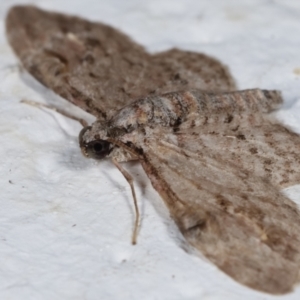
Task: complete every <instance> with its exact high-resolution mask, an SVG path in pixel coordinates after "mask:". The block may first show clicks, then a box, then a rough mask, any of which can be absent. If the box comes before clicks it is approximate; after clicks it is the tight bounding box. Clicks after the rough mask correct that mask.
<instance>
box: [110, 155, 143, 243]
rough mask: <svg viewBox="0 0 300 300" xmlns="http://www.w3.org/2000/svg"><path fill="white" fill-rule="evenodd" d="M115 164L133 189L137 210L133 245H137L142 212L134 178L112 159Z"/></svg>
mask: <svg viewBox="0 0 300 300" xmlns="http://www.w3.org/2000/svg"><path fill="white" fill-rule="evenodd" d="M112 162H113V164H114V165H115V166H116V167H117V168H118V169H119V171H120V172H121V173H122V174H123V176H124V177H125V179H126V180H127V182H128V183H129V185H130V188H131V193H132V197H133V202H134V208H135V223H134V229H133V234H132V245H135V244H136V239H137V233H138V227H139V220H140V212H139V208H138V205H137V200H136V195H135V190H134V186H133V178H132V176H131V175H130V174H129V173H128V172H127V171H126V170H125V169H124V168H123V167H122V166H121V165H120V164H119V162H118V161H117V160H115V159H114V158H112Z"/></svg>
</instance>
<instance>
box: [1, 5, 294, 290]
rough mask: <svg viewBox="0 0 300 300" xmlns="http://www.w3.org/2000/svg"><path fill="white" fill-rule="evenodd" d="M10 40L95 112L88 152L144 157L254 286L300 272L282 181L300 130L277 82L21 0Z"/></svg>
mask: <svg viewBox="0 0 300 300" xmlns="http://www.w3.org/2000/svg"><path fill="white" fill-rule="evenodd" d="M6 32H7V37H8V40H9V43H10V45H11V46H12V48H13V50H14V52H15V53H16V55H17V56H18V57H19V59H20V61H21V62H22V65H23V66H24V68H25V69H26V70H27V71H28V72H29V73H30V74H31V75H33V76H34V77H35V78H36V79H37V80H38V81H40V82H41V83H42V84H44V85H45V86H47V87H49V88H50V89H52V90H53V91H54V92H56V93H57V94H59V95H60V96H62V97H64V98H66V99H67V100H69V101H70V102H72V103H74V104H75V105H77V106H79V107H81V108H82V109H83V110H85V111H87V112H89V113H91V114H93V115H94V116H96V117H97V120H96V122H95V123H93V124H92V125H89V126H85V127H84V128H83V129H82V131H81V133H80V135H79V144H80V147H81V150H82V152H83V154H84V155H85V156H87V157H91V158H94V159H99V160H101V159H104V158H106V157H108V158H110V159H112V160H113V161H114V162H115V164H116V165H117V166H118V167H119V169H120V170H121V171H122V172H123V174H124V175H125V176H127V179H128V180H129V181H130V180H131V179H130V176H129V175H128V173H126V171H124V169H122V167H121V165H120V163H121V162H123V161H129V160H139V161H140V163H141V165H142V167H143V169H144V170H145V172H146V174H147V175H148V177H149V179H150V181H151V183H152V185H153V187H154V188H155V189H156V190H157V192H158V193H159V194H160V196H161V197H162V199H163V200H164V202H165V204H166V206H167V207H168V209H169V211H170V215H171V217H172V218H173V219H174V221H175V223H176V224H177V226H178V228H179V230H180V231H181V233H182V235H183V236H184V237H185V239H186V241H187V242H188V243H189V244H190V245H191V246H193V247H194V248H196V249H198V250H199V251H200V252H201V253H202V255H204V256H205V257H207V258H208V259H209V260H210V261H211V262H212V263H214V264H215V265H216V266H217V267H218V268H219V269H221V270H222V271H224V272H225V273H226V274H228V275H229V276H231V277H232V278H234V279H235V280H237V281H238V282H240V283H242V284H244V285H246V286H248V287H251V288H253V289H256V290H259V291H263V292H267V293H271V294H283V293H287V292H290V291H291V290H292V289H293V287H294V286H295V285H296V283H297V282H298V281H299V265H300V215H299V210H298V208H297V206H296V204H295V203H294V202H292V201H291V200H290V199H288V198H287V197H286V196H284V195H283V194H282V193H281V192H280V189H282V188H284V187H287V186H291V185H294V184H297V183H300V154H299V152H300V151H299V150H300V138H299V135H298V134H296V133H294V132H292V131H291V130H290V129H288V128H286V127H284V126H283V125H281V124H280V123H278V122H277V121H276V120H274V119H273V118H272V117H271V115H270V113H271V112H272V111H274V110H275V109H278V107H280V105H281V103H282V101H283V100H282V97H281V94H280V92H279V91H275V90H274V91H267V90H260V89H253V90H244V91H235V89H236V88H235V84H234V80H233V79H232V77H231V75H230V73H229V71H228V70H227V68H226V67H225V66H223V65H222V64H221V63H220V62H219V61H217V60H216V59H213V58H211V57H209V56H207V55H203V54H199V53H194V52H189V51H182V50H178V49H171V50H169V51H165V52H161V53H157V54H152V55H151V54H149V53H147V52H146V51H145V49H144V48H143V47H141V46H140V45H138V44H137V43H135V42H133V41H132V40H131V39H130V38H129V37H127V36H126V35H124V34H123V33H121V32H120V31H118V30H116V29H114V28H112V27H110V26H107V25H104V24H101V23H94V22H89V21H87V20H84V19H81V18H79V17H73V16H67V15H63V14H59V13H53V12H46V11H43V10H40V9H38V8H36V7H33V6H15V7H13V8H11V9H10V11H9V13H8V15H7V19H6Z"/></svg>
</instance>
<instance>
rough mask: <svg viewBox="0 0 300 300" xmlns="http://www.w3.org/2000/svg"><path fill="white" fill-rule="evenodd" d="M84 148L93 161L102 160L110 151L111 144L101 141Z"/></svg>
mask: <svg viewBox="0 0 300 300" xmlns="http://www.w3.org/2000/svg"><path fill="white" fill-rule="evenodd" d="M85 148H86V152H87V154H88V156H89V157H91V158H95V159H102V158H104V157H105V156H107V155H108V154H109V153H110V151H111V149H112V147H111V144H110V143H109V142H107V141H103V140H98V141H93V142H90V143H88V144H87V145H86V146H85Z"/></svg>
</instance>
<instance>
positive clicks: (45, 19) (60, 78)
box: [6, 6, 234, 119]
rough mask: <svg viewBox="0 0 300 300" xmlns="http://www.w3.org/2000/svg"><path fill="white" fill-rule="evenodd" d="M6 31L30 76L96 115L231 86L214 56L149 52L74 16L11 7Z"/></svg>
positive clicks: (179, 51)
mask: <svg viewBox="0 0 300 300" xmlns="http://www.w3.org/2000/svg"><path fill="white" fill-rule="evenodd" d="M6 32H7V37H8V40H9V42H10V44H11V46H12V48H13V49H14V51H15V53H16V54H17V55H18V57H19V58H20V60H21V62H22V64H23V66H24V67H25V69H26V70H27V71H28V72H29V73H30V74H31V75H33V76H34V77H35V78H36V79H37V80H38V81H40V82H41V83H42V84H44V85H45V86H47V87H49V88H50V89H52V90H53V91H54V92H56V93H57V94H59V95H60V96H62V97H64V98H66V99H67V100H69V101H70V102H72V103H74V104H75V105H77V106H79V107H81V108H82V109H84V110H85V111H87V112H89V113H91V114H93V115H95V116H96V117H98V118H100V119H101V118H102V119H106V118H108V117H110V116H112V115H113V114H114V112H115V111H116V110H118V109H120V108H122V107H123V106H125V105H127V104H128V103H130V102H132V101H134V100H136V99H137V98H143V97H145V96H147V95H149V94H157V93H158V94H159V93H162V92H167V91H174V90H181V89H204V90H215V91H224V90H232V89H234V82H233V79H232V77H231V75H230V73H229V72H228V70H227V69H226V67H225V66H223V65H222V64H221V63H220V62H218V61H217V60H215V59H213V58H210V57H208V56H206V55H203V54H198V53H193V52H187V51H181V50H176V49H173V50H170V51H166V52H162V53H158V54H156V55H154V56H152V55H150V54H148V53H147V52H146V51H145V50H144V48H143V47H141V46H140V45H138V44H137V43H135V42H133V41H132V40H131V39H130V38H129V37H127V36H126V35H125V34H123V33H121V32H120V31H118V30H116V29H114V28H112V27H110V26H107V25H104V24H101V23H95V22H89V21H87V20H84V19H81V18H78V17H73V16H67V15H63V14H59V13H53V12H46V11H43V10H40V9H38V8H36V7H33V6H15V7H13V8H11V10H10V11H9V13H8V15H7V19H6ZM197 77H198V78H197Z"/></svg>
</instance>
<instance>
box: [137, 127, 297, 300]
mask: <svg viewBox="0 0 300 300" xmlns="http://www.w3.org/2000/svg"><path fill="white" fill-rule="evenodd" d="M165 131H166V132H164V133H162V132H163V129H160V132H161V135H157V134H156V135H155V136H153V137H154V138H151V135H150V136H149V137H148V138H147V139H146V140H145V141H144V142H145V143H144V146H143V147H142V150H143V153H144V154H143V155H144V160H142V161H141V163H142V165H143V168H144V170H145V171H146V173H147V175H148V177H149V178H150V180H151V182H152V184H153V186H154V188H155V189H156V190H157V191H158V193H159V194H160V195H161V197H162V198H163V199H164V201H165V203H166V205H167V206H168V208H169V210H170V214H171V216H172V218H173V219H174V220H175V222H176V224H177V225H178V227H179V229H180V231H181V233H182V234H183V235H184V237H185V238H186V240H187V241H188V242H189V243H190V244H191V245H192V246H193V247H195V248H197V249H198V250H200V252H201V253H202V254H203V255H204V256H206V257H207V258H208V259H209V260H210V261H212V262H213V263H214V264H215V265H216V266H218V267H219V268H220V269H221V270H223V271H224V272H225V273H227V274H228V275H229V276H231V277H233V278H234V279H235V280H237V281H238V282H240V283H242V284H245V285H247V286H249V287H252V288H254V289H257V290H260V291H263V292H268V293H272V294H282V293H286V292H289V291H290V290H292V288H293V286H294V285H295V283H296V282H298V278H299V259H300V253H299V252H300V240H299V232H300V215H299V211H298V209H297V206H296V204H295V203H294V202H292V201H291V200H289V199H288V198H286V197H285V196H284V195H283V194H282V193H280V192H279V191H278V190H277V188H276V187H275V186H274V185H273V184H272V183H271V182H270V181H269V180H268V179H265V178H264V177H261V176H258V175H256V174H255V173H252V172H249V170H246V169H244V168H243V167H241V165H240V164H239V163H237V161H236V160H235V159H234V157H232V158H231V159H230V160H228V156H226V155H225V156H223V153H224V152H223V151H220V148H221V146H220V145H219V149H215V148H214V146H213V145H215V143H217V141H213V142H212V143H211V146H209V143H208V142H207V137H204V138H202V137H201V136H197V137H195V135H193V134H192V132H190V130H186V132H185V133H184V132H181V135H180V136H177V135H176V134H174V133H171V132H170V131H169V129H165ZM177 138H178V139H177ZM180 140H181V143H182V144H180ZM183 143H184V145H183ZM204 145H205V146H204ZM195 149H200V150H199V151H196V150H195ZM229 151H230V149H229Z"/></svg>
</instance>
